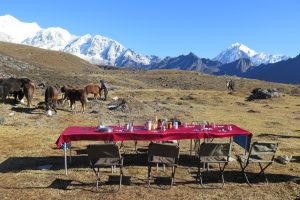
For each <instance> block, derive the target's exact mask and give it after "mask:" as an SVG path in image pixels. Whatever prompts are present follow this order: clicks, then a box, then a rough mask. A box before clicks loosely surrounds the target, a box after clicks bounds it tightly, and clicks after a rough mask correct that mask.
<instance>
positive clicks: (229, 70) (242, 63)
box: [213, 58, 254, 76]
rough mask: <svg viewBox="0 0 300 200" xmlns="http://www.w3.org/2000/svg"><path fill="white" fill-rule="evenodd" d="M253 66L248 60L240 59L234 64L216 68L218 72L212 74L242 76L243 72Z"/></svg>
mask: <svg viewBox="0 0 300 200" xmlns="http://www.w3.org/2000/svg"><path fill="white" fill-rule="evenodd" d="M251 66H254V64H253V63H252V62H251V60H250V59H248V58H240V59H238V60H236V61H234V62H231V63H228V64H224V65H221V66H219V67H218V71H217V72H214V73H213V74H215V75H230V76H243V74H244V73H245V72H247V70H248V69H249V68H250V67H251Z"/></svg>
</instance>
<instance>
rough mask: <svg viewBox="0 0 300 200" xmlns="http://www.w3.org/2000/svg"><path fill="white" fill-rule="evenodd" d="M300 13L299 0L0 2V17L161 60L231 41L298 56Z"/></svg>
mask: <svg viewBox="0 0 300 200" xmlns="http://www.w3.org/2000/svg"><path fill="white" fill-rule="evenodd" d="M299 9H300V1H298V0H206V1H204V0H84V1H80V0H77V1H75V0H42V1H41V0H26V1H24V0H0V15H5V14H10V15H12V16H14V17H16V18H18V19H19V20H21V21H24V22H37V23H38V24H39V25H40V26H41V27H42V28H47V27H53V26H59V27H62V28H65V29H67V30H68V31H69V32H71V33H73V34H75V35H84V34H86V33H90V34H92V35H96V34H100V35H103V36H106V37H109V38H112V39H114V40H117V41H118V42H120V43H121V44H123V45H124V46H125V47H127V48H131V49H132V50H134V51H136V52H137V53H141V54H144V55H158V56H161V57H164V56H178V55H181V54H188V53H189V52H194V53H195V54H196V55H198V56H199V57H205V58H213V57H215V56H216V55H217V54H218V53H220V51H221V50H224V49H225V48H227V47H228V46H229V45H230V44H232V43H235V42H240V43H243V44H245V45H246V46H248V47H249V48H252V49H254V50H256V51H257V52H262V51H263V52H266V53H271V54H286V55H289V56H296V55H298V54H299V53H300V26H299V22H300V14H299V13H300V12H299Z"/></svg>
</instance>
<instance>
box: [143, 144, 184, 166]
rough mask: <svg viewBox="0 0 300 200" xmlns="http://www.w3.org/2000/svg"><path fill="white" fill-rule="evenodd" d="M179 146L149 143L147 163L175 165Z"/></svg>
mask: <svg viewBox="0 0 300 200" xmlns="http://www.w3.org/2000/svg"><path fill="white" fill-rule="evenodd" d="M178 159H179V146H178V144H174V143H173V144H172V143H163V144H161V143H150V144H149V147H148V162H159V163H165V164H177V163H178Z"/></svg>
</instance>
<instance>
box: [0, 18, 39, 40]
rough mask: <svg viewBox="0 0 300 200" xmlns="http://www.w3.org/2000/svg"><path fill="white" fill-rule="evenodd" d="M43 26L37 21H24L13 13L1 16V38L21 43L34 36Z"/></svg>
mask: <svg viewBox="0 0 300 200" xmlns="http://www.w3.org/2000/svg"><path fill="white" fill-rule="evenodd" d="M40 30H41V27H39V25H38V24H37V23H24V22H21V21H19V20H18V19H16V18H14V17H13V16H11V15H4V16H0V40H1V41H5V42H13V43H21V42H22V41H23V40H25V39H27V38H29V37H33V36H34V35H35V34H36V33H37V32H38V31H40Z"/></svg>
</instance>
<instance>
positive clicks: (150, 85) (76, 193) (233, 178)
mask: <svg viewBox="0 0 300 200" xmlns="http://www.w3.org/2000/svg"><path fill="white" fill-rule="evenodd" d="M3 45H4V46H3ZM5 45H6V46H5ZM14 49H16V50H15V51H14ZM26 49H27V50H26ZM35 51H37V52H35ZM28 52H30V53H28ZM43 52H44V53H43ZM0 54H3V55H6V56H11V57H13V58H15V59H17V60H21V61H23V62H26V63H30V64H32V65H34V66H37V67H38V68H36V69H34V70H32V71H30V70H28V71H26V72H24V73H23V72H22V71H19V72H17V71H15V72H14V71H13V70H12V69H9V68H8V67H6V66H1V65H0V69H1V70H2V72H8V71H9V70H10V71H9V73H13V72H14V73H15V74H16V75H18V76H22V75H23V76H27V77H29V78H31V79H33V80H34V81H35V82H36V83H38V82H40V81H44V82H50V83H58V84H60V85H62V84H71V85H76V86H78V87H83V86H85V85H86V84H88V83H98V82H99V80H100V79H105V80H107V81H108V83H109V85H110V88H111V90H110V91H109V97H108V100H107V101H102V100H92V99H90V101H89V102H88V105H87V111H86V112H85V113H83V114H82V113H80V112H76V113H74V112H71V111H70V109H69V108H68V107H67V105H66V106H61V107H60V109H59V110H58V114H57V115H53V116H52V117H47V116H46V115H45V112H44V104H43V102H44V98H43V93H44V91H43V89H38V91H37V94H36V96H35V98H34V101H33V104H34V107H33V108H26V106H25V104H21V103H19V104H16V105H14V104H13V103H12V101H11V102H9V103H7V104H0V115H1V116H3V117H4V118H5V122H4V124H3V125H0V137H1V141H2V145H1V146H0V152H1V153H0V198H1V199H63V198H64V199H221V198H222V199H296V198H298V199H299V198H300V146H299V144H300V123H299V122H300V96H299V91H300V88H299V86H297V85H285V84H275V83H268V82H262V81H257V80H248V79H239V78H233V79H234V80H235V81H236V91H235V92H233V93H232V94H230V93H228V91H227V89H226V87H225V83H226V80H227V79H228V77H215V76H208V75H204V74H201V73H198V72H190V71H176V70H174V71H172V70H162V71H133V70H103V69H101V68H97V67H96V66H92V65H89V64H87V63H84V62H83V61H82V60H80V59H78V60H77V58H74V57H73V56H68V55H67V54H63V53H58V52H50V51H44V50H38V49H36V48H28V47H24V46H19V45H17V46H14V45H9V44H6V43H3V44H1V45H0ZM28 54H30V55H31V57H30V58H28V57H29V55H28ZM45 54H46V55H47V56H45ZM60 54H61V56H62V57H59V58H57V56H59V55H60ZM37 55H38V56H37ZM40 56H42V57H43V59H40ZM47 58H51V59H50V60H49V59H47ZM58 59H61V60H60V61H58ZM51 60H52V61H51ZM53 60H55V61H53ZM76 60H77V61H76ZM42 63H47V64H45V65H43V64H42ZM70 63H73V64H72V65H74V70H72V66H71V65H70ZM65 66H66V67H65ZM54 69H55V70H54ZM87 69H88V70H87ZM45 72H46V73H45ZM37 74H39V75H38V76H37ZM257 87H261V88H278V89H280V91H282V93H281V96H280V97H279V98H274V99H268V100H254V101H246V97H248V96H249V95H250V93H251V91H252V90H253V89H254V88H257ZM116 96H117V97H119V98H124V99H125V100H126V101H127V102H128V105H129V110H128V111H126V112H123V111H111V110H108V109H107V104H108V103H109V102H110V101H111V100H112V98H113V97H116ZM90 97H92V96H90ZM77 111H79V106H77ZM155 116H158V118H173V117H174V116H176V117H177V118H179V119H180V120H181V121H182V122H187V123H191V122H192V121H199V120H205V121H209V122H215V123H221V124H222V123H233V124H236V125H238V126H239V127H242V128H244V129H246V130H249V131H250V132H252V133H253V139H252V140H253V141H257V140H263V141H276V142H278V143H279V150H278V153H277V154H278V155H293V159H292V161H291V162H290V163H288V164H286V165H283V164H280V163H277V162H275V163H274V164H273V165H272V166H271V167H269V168H268V169H267V171H266V173H267V176H268V178H269V185H268V186H254V187H249V186H248V185H247V184H246V183H245V180H244V177H243V176H242V174H240V173H239V170H240V169H239V166H238V163H237V162H231V163H230V164H229V165H228V167H227V169H226V172H225V181H226V185H225V187H224V188H223V189H203V188H202V187H201V185H200V184H198V183H196V182H195V172H196V171H197V168H196V158H195V157H193V156H189V144H190V141H188V140H186V141H181V142H180V161H179V167H178V169H177V171H176V175H175V184H174V186H173V188H171V189H169V188H168V186H166V185H163V184H152V185H151V187H150V188H149V187H148V186H147V167H146V162H145V155H140V156H137V155H136V154H135V151H134V143H133V142H132V141H126V142H125V152H126V154H125V155H124V157H125V161H124V162H125V163H124V174H125V176H127V178H128V179H130V181H126V182H125V183H124V185H123V186H122V189H121V191H118V192H115V191H111V189H115V188H117V185H107V184H105V185H104V186H101V189H99V190H98V191H96V187H95V176H94V174H93V171H92V170H91V169H90V168H89V166H88V160H87V156H86V154H85V148H86V146H87V145H88V144H90V143H95V142H88V141H80V142H73V143H72V154H73V160H72V164H71V166H70V168H69V174H68V175H67V176H66V175H65V174H64V165H63V151H62V150H59V149H57V148H56V145H55V142H56V140H57V138H58V137H59V135H60V133H61V132H62V131H63V130H64V129H65V128H66V127H68V126H71V125H95V126H96V125H98V124H99V122H100V121H101V122H103V123H104V124H106V125H111V124H117V123H118V122H120V123H122V124H125V123H126V122H128V121H133V122H134V123H135V124H141V123H143V122H144V121H145V120H146V119H154V118H155ZM98 143H99V142H98ZM145 145H147V143H145V142H139V143H138V147H141V146H145ZM238 153H241V149H240V148H239V147H238V146H237V145H234V147H233V155H234V154H238ZM48 164H51V165H52V168H51V169H49V170H39V169H38V167H39V166H42V165H48ZM256 170H257V168H253V167H252V168H251V171H252V172H255V171H256ZM159 173H161V171H160V172H159ZM111 175H112V174H111V173H110V170H106V171H104V175H103V179H102V180H103V181H106V180H107V179H108V177H109V176H111ZM214 178H215V176H214ZM213 180H214V179H213ZM213 180H212V181H213Z"/></svg>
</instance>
